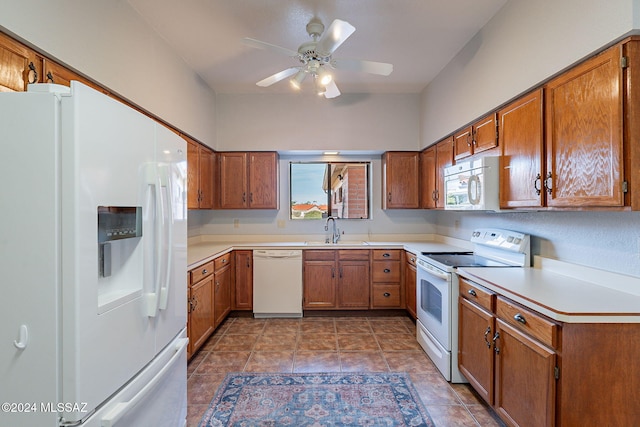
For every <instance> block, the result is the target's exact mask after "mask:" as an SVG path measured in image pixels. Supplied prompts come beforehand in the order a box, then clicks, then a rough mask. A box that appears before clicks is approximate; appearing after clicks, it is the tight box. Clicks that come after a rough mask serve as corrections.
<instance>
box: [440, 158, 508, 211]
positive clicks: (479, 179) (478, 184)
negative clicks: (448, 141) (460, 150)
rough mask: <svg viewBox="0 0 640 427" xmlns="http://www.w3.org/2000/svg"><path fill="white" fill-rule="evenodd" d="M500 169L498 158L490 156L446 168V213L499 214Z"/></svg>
mask: <svg viewBox="0 0 640 427" xmlns="http://www.w3.org/2000/svg"><path fill="white" fill-rule="evenodd" d="M499 166H500V159H499V158H498V157H495V156H487V157H482V158H479V159H476V160H472V161H468V162H460V163H457V164H456V165H454V166H449V167H447V168H445V170H444V189H445V197H446V198H445V205H444V208H445V210H459V211H468V210H475V211H498V210H500V200H499V198H498V194H499V193H498V192H499V188H500V173H499V170H498V168H499Z"/></svg>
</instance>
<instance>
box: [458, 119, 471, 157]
mask: <svg viewBox="0 0 640 427" xmlns="http://www.w3.org/2000/svg"><path fill="white" fill-rule="evenodd" d="M453 144H454V147H455V148H454V152H455V159H456V160H460V159H464V158H465V157H469V156H470V155H472V154H473V151H472V150H473V148H472V147H473V128H472V127H471V126H468V127H466V128H464V129H462V130H460V131H458V132H456V133H455V134H454V135H453Z"/></svg>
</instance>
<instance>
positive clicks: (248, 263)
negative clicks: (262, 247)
mask: <svg viewBox="0 0 640 427" xmlns="http://www.w3.org/2000/svg"><path fill="white" fill-rule="evenodd" d="M234 253H235V257H236V259H235V272H236V280H235V286H234V287H233V288H232V289H233V293H232V296H233V298H232V304H231V308H232V309H233V310H253V252H252V251H235V252H234Z"/></svg>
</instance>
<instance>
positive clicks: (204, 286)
mask: <svg viewBox="0 0 640 427" xmlns="http://www.w3.org/2000/svg"><path fill="white" fill-rule="evenodd" d="M190 305H191V312H190V313H189V340H190V341H191V344H192V347H191V354H194V353H195V352H196V351H198V349H199V348H200V346H202V344H203V343H204V342H205V341H206V340H207V338H208V337H209V335H211V333H212V332H213V329H214V318H213V276H209V277H207V278H206V279H204V280H201V281H200V282H198V283H196V284H194V285H191V301H190Z"/></svg>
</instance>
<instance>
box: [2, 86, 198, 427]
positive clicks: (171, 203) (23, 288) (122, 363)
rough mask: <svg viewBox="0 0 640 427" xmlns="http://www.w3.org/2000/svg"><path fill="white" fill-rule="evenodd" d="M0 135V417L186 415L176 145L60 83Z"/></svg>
mask: <svg viewBox="0 0 640 427" xmlns="http://www.w3.org/2000/svg"><path fill="white" fill-rule="evenodd" d="M0 144H1V146H2V158H3V160H4V161H3V163H4V164H3V166H2V168H0V180H1V181H2V182H3V183H4V184H3V185H2V186H1V187H0V200H2V210H1V212H2V213H1V215H2V222H0V272H1V273H0V274H1V275H2V277H1V281H2V297H1V298H0V313H2V322H0V401H1V402H6V403H5V405H4V406H3V410H2V411H0V425H6V426H8V425H11V426H69V425H73V426H96V427H97V426H100V427H108V426H122V427H124V426H134V425H135V426H148V425H153V426H167V427H169V426H171V427H175V426H183V425H185V423H186V345H187V342H188V339H187V338H186V333H185V325H186V306H187V302H186V289H187V288H186V283H185V280H186V253H187V251H186V249H187V246H186V220H187V215H186V214H187V211H186V204H185V199H186V185H185V184H186V166H187V165H186V146H185V145H186V144H185V142H184V141H183V140H182V139H181V138H179V137H178V136H177V135H175V134H174V133H173V132H171V131H169V130H168V129H166V128H164V127H163V126H161V125H159V124H158V123H156V122H155V121H153V120H151V119H150V118H148V117H146V116H144V115H142V114H141V113H139V112H137V111H135V110H133V109H131V108H129V107H127V106H125V105H124V104H122V103H120V102H118V101H116V100H114V99H112V98H109V97H108V96H106V95H104V94H101V93H99V92H97V91H95V90H93V89H91V88H89V87H87V86H84V85H82V84H80V83H78V82H71V87H70V88H68V87H64V86H59V85H47V84H41V85H30V86H29V88H28V91H27V92H23V93H2V94H0Z"/></svg>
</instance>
